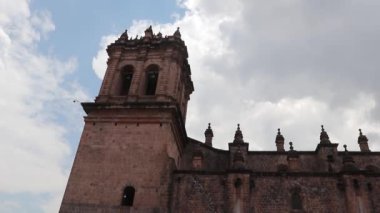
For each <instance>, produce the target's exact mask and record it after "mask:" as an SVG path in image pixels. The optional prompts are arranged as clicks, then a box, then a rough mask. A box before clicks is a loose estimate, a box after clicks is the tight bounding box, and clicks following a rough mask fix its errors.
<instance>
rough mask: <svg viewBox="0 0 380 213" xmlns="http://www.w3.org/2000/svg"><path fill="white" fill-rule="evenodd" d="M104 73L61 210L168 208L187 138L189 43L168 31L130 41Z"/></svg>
mask: <svg viewBox="0 0 380 213" xmlns="http://www.w3.org/2000/svg"><path fill="white" fill-rule="evenodd" d="M107 53H108V56H109V59H108V61H107V70H106V73H105V76H104V79H103V82H102V85H101V88H100V91H99V95H98V96H97V97H96V99H95V101H94V102H89V103H82V106H83V109H84V110H85V112H86V113H87V116H85V118H84V120H85V126H84V130H83V133H82V136H81V139H80V143H79V147H78V151H77V154H76V156H75V160H74V164H73V167H72V170H71V173H70V177H69V181H68V184H67V187H66V191H65V195H64V198H63V201H62V205H61V208H60V212H169V203H170V199H171V194H170V193H169V192H170V187H171V184H172V174H173V170H175V169H176V168H178V167H179V162H180V159H181V157H182V155H183V150H184V146H185V144H186V143H187V134H186V130H185V118H186V109H187V103H188V101H189V99H190V94H191V93H192V92H193V90H194V88H193V83H192V81H191V76H190V75H191V73H190V66H189V64H188V61H187V57H188V54H187V48H186V45H185V43H184V41H183V40H182V39H181V34H180V32H179V29H177V31H175V33H174V34H173V35H171V36H165V37H163V36H162V34H161V33H158V34H154V33H153V30H152V27H149V28H148V29H147V30H146V31H145V36H143V37H140V38H137V37H136V38H130V37H129V36H128V34H127V31H125V32H124V33H123V34H122V35H121V36H120V38H118V39H117V40H116V41H115V42H114V43H112V44H110V45H109V46H108V48H107Z"/></svg>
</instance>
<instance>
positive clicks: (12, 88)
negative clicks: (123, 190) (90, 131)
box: [0, 0, 380, 212]
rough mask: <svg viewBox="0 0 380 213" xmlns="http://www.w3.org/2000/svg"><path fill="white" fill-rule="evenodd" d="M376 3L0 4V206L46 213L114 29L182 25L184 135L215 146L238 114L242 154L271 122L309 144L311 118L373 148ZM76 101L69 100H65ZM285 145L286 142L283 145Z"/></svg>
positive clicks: (260, 145)
mask: <svg viewBox="0 0 380 213" xmlns="http://www.w3.org/2000/svg"><path fill="white" fill-rule="evenodd" d="M378 11H380V1H377V0H366V1H359V0H348V1H347V0H337V1H329V0H318V1H304V0H250V1H248V0H224V1H220V0H218V1H217V0H209V1H200V0H163V1H154V0H139V1H133V0H114V1H112V2H110V1H99V0H92V1H89V0H84V1H76V0H66V1H43V0H14V1H7V0H0V73H1V74H2V78H0V97H2V98H1V99H0V116H1V117H2V119H1V120H0V136H1V138H2V140H1V149H0V156H1V157H0V170H1V171H3V172H2V175H1V176H0V212H57V211H58V209H59V206H60V202H61V200H62V196H63V193H64V190H65V187H66V183H67V178H68V176H69V173H70V169H71V166H72V162H73V159H74V156H75V152H76V149H77V146H78V143H79V137H80V134H81V131H82V128H83V116H84V115H85V113H84V112H83V110H82V108H81V106H80V104H79V102H88V101H93V99H94V98H95V97H96V96H97V93H98V91H99V88H100V84H101V81H102V78H103V75H104V72H105V68H106V60H107V55H106V52H105V48H106V46H107V45H108V44H109V43H111V42H113V41H114V40H115V39H116V38H117V37H118V36H120V34H121V33H122V32H124V30H126V29H128V34H129V35H130V36H132V37H134V36H135V35H143V32H144V30H145V29H146V28H147V27H149V25H152V27H153V31H154V33H158V32H159V31H160V32H162V33H163V34H164V35H171V34H173V32H174V31H175V29H176V28H177V27H180V30H181V34H182V39H183V40H184V41H185V43H186V45H187V47H188V52H189V63H190V66H191V70H192V80H193V82H194V87H195V91H194V93H193V94H192V95H191V97H190V102H189V106H188V107H189V108H188V113H187V121H186V128H187V134H188V136H190V137H192V138H195V139H198V140H200V141H203V140H204V135H203V133H204V130H205V129H206V127H207V123H209V122H211V126H212V128H213V131H214V140H213V143H214V147H216V148H219V149H226V148H227V144H228V142H231V141H232V140H233V136H234V132H235V130H236V125H237V124H238V123H240V126H241V130H242V132H243V135H244V140H245V141H246V142H249V144H250V150H275V143H274V139H275V135H276V132H277V128H281V132H282V134H283V135H284V137H285V141H286V143H288V142H289V141H292V142H293V144H294V147H295V149H296V150H315V148H316V146H317V144H318V142H319V134H320V125H321V124H323V125H324V126H325V129H326V131H327V132H328V134H329V136H330V139H331V141H332V142H333V143H339V147H338V149H339V150H343V148H342V147H343V146H342V145H343V144H347V145H348V149H349V150H352V151H358V150H359V146H358V144H357V137H358V134H359V133H358V129H359V128H362V129H363V133H364V134H365V135H367V137H368V138H369V146H370V149H371V150H373V151H379V150H380V143H379V142H380V110H379V104H378V103H379V102H380V84H379V83H378V81H379V79H380V57H379V53H378V52H379V49H380V13H378ZM74 100H75V101H74ZM286 149H288V146H286Z"/></svg>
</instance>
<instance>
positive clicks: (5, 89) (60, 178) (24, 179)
mask: <svg viewBox="0 0 380 213" xmlns="http://www.w3.org/2000/svg"><path fill="white" fill-rule="evenodd" d="M54 29H55V27H54V24H53V22H52V20H51V17H50V13H49V12H47V11H36V12H31V11H30V9H29V1H27V0H18V1H12V2H9V1H5V0H0V49H1V52H0V74H1V76H2V77H1V78H0V96H1V97H2V98H1V100H0V116H1V117H2V119H1V120H0V135H1V137H2V143H1V147H2V148H1V149H0V156H1V159H2V160H1V161H0V170H1V171H4V172H3V175H1V176H0V193H2V194H7V193H8V194H12V195H13V196H14V195H17V194H24V195H25V194H30V196H33V197H35V196H38V195H41V197H47V196H46V195H49V196H48V197H49V198H41V199H42V200H43V202H44V204H43V205H44V206H50V207H49V208H48V207H46V208H47V209H49V210H46V212H57V211H58V208H59V204H58V203H57V200H61V198H62V195H63V191H64V188H65V185H66V181H67V176H68V174H67V171H66V168H65V167H64V164H65V163H66V158H67V157H68V156H69V155H70V148H69V146H68V144H67V141H66V139H65V137H66V135H65V134H66V133H67V131H70V129H69V128H70V127H69V126H70V125H71V124H70V123H69V124H68V125H67V126H68V127H65V126H64V125H63V122H70V121H71V122H72V121H73V120H72V118H71V117H72V116H77V118H78V119H80V112H79V111H78V110H77V109H76V108H75V107H73V103H72V100H74V99H75V98H82V97H86V95H85V94H84V93H83V92H82V90H81V88H80V87H78V86H77V85H75V83H67V82H65V79H66V76H67V75H69V74H71V73H72V72H73V71H74V70H75V69H76V66H77V65H76V64H77V62H76V60H75V59H69V60H67V61H60V60H59V59H56V58H53V57H51V56H48V55H44V54H41V53H39V52H38V51H37V49H36V47H37V45H38V42H39V41H40V40H41V39H43V38H46V36H47V34H48V33H49V32H51V31H52V30H54ZM75 122H78V120H75ZM12 202H13V201H12ZM12 202H11V203H4V202H3V203H1V206H2V207H1V208H5V209H13V210H9V211H16V210H17V208H21V207H22V206H21V207H20V205H13V204H12ZM50 202H52V203H53V204H49V203H50ZM41 205H42V204H41ZM41 208H42V206H41Z"/></svg>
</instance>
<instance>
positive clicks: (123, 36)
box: [116, 30, 128, 43]
mask: <svg viewBox="0 0 380 213" xmlns="http://www.w3.org/2000/svg"><path fill="white" fill-rule="evenodd" d="M126 41H128V30H125V31H124V32H123V33H122V34H121V36H120V37H119V38H118V39H117V40H116V43H124V42H126Z"/></svg>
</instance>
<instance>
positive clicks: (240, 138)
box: [234, 124, 244, 143]
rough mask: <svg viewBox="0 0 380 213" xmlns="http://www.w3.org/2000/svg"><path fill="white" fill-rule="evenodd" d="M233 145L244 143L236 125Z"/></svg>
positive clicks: (238, 126)
mask: <svg viewBox="0 0 380 213" xmlns="http://www.w3.org/2000/svg"><path fill="white" fill-rule="evenodd" d="M234 143H244V140H243V133H242V132H241V130H240V124H238V125H237V130H236V132H235V138H234Z"/></svg>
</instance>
